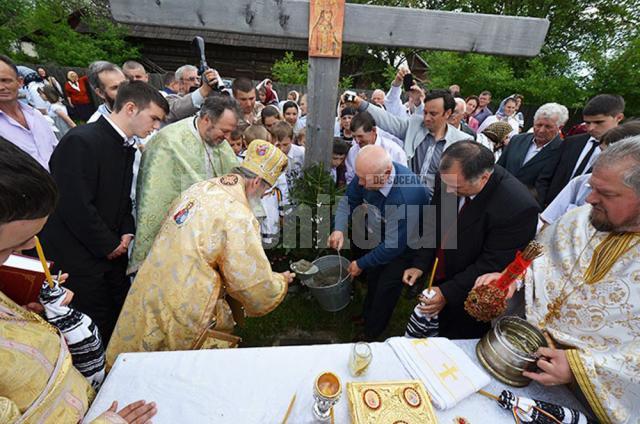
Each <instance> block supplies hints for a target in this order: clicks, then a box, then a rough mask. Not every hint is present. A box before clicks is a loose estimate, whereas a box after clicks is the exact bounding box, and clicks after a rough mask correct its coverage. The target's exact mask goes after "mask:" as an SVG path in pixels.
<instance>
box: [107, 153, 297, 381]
mask: <svg viewBox="0 0 640 424" xmlns="http://www.w3.org/2000/svg"><path fill="white" fill-rule="evenodd" d="M286 167H287V157H286V155H284V153H282V152H281V151H280V150H279V149H278V148H276V147H275V146H274V145H272V144H271V143H269V142H266V141H263V140H255V141H253V142H252V143H251V144H250V145H249V147H248V149H247V153H246V157H245V159H244V161H243V162H242V164H241V165H240V166H239V167H237V168H235V169H234V170H233V172H232V173H230V174H227V175H225V176H222V177H220V178H213V179H209V180H206V181H203V182H200V183H196V184H194V185H193V186H191V187H190V188H189V189H188V190H186V191H185V192H184V193H183V194H182V196H181V197H180V198H179V199H178V200H177V201H176V202H175V203H174V204H173V206H172V207H171V210H170V213H169V215H168V217H167V219H166V220H165V221H164V224H163V225H162V229H161V230H160V232H159V233H158V236H157V237H156V240H155V242H154V243H153V247H152V248H151V251H150V252H149V256H148V257H147V259H146V260H145V262H144V263H143V264H142V266H141V267H140V270H139V271H138V274H137V275H136V278H135V280H134V282H133V284H132V286H131V290H130V291H129V295H128V297H127V299H126V301H125V304H124V308H123V309H122V312H121V313H120V317H119V318H118V322H117V324H116V329H115V331H114V334H113V336H112V338H111V341H110V342H109V346H108V347H107V369H109V368H110V367H111V366H113V363H114V361H115V359H116V357H117V356H118V354H119V353H122V352H143V351H159V350H193V349H211V348H225V347H234V346H236V345H237V344H238V343H239V341H240V339H239V338H238V337H235V336H233V335H232V331H233V328H234V325H235V320H234V313H235V316H236V317H239V316H241V315H244V314H246V315H247V316H250V317H257V316H262V315H265V314H267V313H269V312H271V311H272V310H274V309H275V308H276V307H277V306H278V304H280V302H281V301H282V300H283V299H284V296H285V295H286V293H287V289H288V283H290V282H291V280H292V279H293V274H291V273H289V272H285V273H282V274H280V273H275V272H272V271H271V266H270V264H269V260H268V259H267V257H266V255H265V253H264V250H263V249H262V245H261V236H260V230H259V225H258V221H257V220H256V218H255V216H254V214H253V211H252V209H253V208H254V207H256V206H257V205H259V204H260V198H261V196H262V195H263V194H264V192H265V191H266V190H267V189H268V188H270V187H271V186H273V185H274V184H275V182H276V180H277V178H278V176H279V175H280V174H281V173H282V171H283V170H285V169H286ZM232 307H233V309H234V313H232ZM242 309H243V310H242Z"/></svg>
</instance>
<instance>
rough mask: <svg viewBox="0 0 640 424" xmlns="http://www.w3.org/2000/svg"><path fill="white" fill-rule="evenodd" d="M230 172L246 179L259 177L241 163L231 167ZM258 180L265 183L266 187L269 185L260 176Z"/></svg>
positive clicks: (269, 185)
mask: <svg viewBox="0 0 640 424" xmlns="http://www.w3.org/2000/svg"><path fill="white" fill-rule="evenodd" d="M231 173H232V174H238V175H240V176H242V177H243V178H245V179H247V180H253V179H254V178H258V177H259V175H258V174H256V173H255V172H253V171H250V170H248V169H247V168H245V167H243V166H242V164H240V166H236V167H234V168H233V169H231ZM260 182H261V183H262V184H264V185H266V186H267V188H269V187H271V184H269V183H268V182H266V181H265V180H264V179H263V178H260Z"/></svg>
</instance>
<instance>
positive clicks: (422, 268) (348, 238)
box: [0, 56, 640, 423]
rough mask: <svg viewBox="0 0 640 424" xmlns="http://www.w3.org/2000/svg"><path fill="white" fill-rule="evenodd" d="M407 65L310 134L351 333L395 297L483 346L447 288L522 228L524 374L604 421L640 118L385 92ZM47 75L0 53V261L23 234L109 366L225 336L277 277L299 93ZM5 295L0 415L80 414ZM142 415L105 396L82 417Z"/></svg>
mask: <svg viewBox="0 0 640 424" xmlns="http://www.w3.org/2000/svg"><path fill="white" fill-rule="evenodd" d="M408 73H409V70H408V69H405V68H400V69H399V70H398V73H397V75H396V78H395V79H394V81H393V82H392V83H391V87H389V89H388V91H387V92H385V91H383V90H381V89H377V90H375V91H374V92H373V93H372V95H371V98H370V100H368V99H367V95H366V94H365V93H364V92H362V93H359V94H358V95H357V96H355V97H352V96H351V95H344V96H341V98H340V99H339V101H338V104H337V110H336V119H335V126H334V138H333V139H332V140H320V141H318V140H316V141H315V142H316V143H317V142H320V143H324V146H326V148H327V149H331V150H332V160H331V163H330V164H329V167H328V171H329V173H330V175H331V178H332V179H333V181H334V183H335V184H336V186H337V187H344V189H345V196H344V197H343V198H342V199H341V201H340V203H339V205H338V208H337V212H336V216H335V219H332V229H333V230H332V232H331V234H330V235H329V237H328V246H329V247H331V248H333V249H337V250H341V249H344V248H345V246H346V245H347V243H348V242H349V244H350V246H351V260H352V261H351V263H350V265H349V267H348V272H349V274H350V275H351V277H352V278H359V279H361V280H362V281H363V282H364V283H366V297H365V300H364V305H363V311H362V315H361V316H357V317H354V322H355V323H356V324H357V325H360V324H361V325H362V332H361V334H358V336H357V338H358V339H362V340H367V341H376V340H380V339H381V338H382V337H383V336H384V334H385V330H386V329H387V326H388V323H389V321H390V319H391V316H392V314H393V312H394V310H395V307H396V304H397V302H398V300H399V297H400V296H401V293H402V291H403V289H404V290H406V291H407V293H408V295H409V296H413V297H416V298H418V299H419V305H418V309H419V310H420V311H421V312H422V313H424V314H425V315H426V316H429V317H434V321H433V322H434V323H435V325H433V326H432V327H430V331H431V332H430V333H429V334H428V335H436V334H437V335H440V336H442V337H448V338H451V339H458V338H479V337H482V336H483V335H484V334H485V333H486V332H487V331H488V330H489V329H490V323H483V322H479V321H477V320H475V319H473V318H472V317H471V316H470V315H468V314H467V312H466V311H465V309H464V301H465V299H466V297H467V295H468V293H469V292H470V290H471V289H472V288H473V287H474V286H475V285H481V284H488V283H490V282H491V281H492V280H494V279H496V278H497V277H498V276H499V275H500V274H499V273H500V272H501V271H502V270H503V269H504V268H505V267H506V266H507V265H508V264H509V262H511V261H512V260H513V258H514V257H515V255H516V253H517V252H518V251H521V250H522V249H523V248H524V247H525V246H526V245H527V244H528V243H529V242H530V241H531V240H533V239H534V238H536V237H537V238H538V240H540V241H541V242H542V243H543V244H544V245H545V247H546V251H545V256H544V257H543V259H541V260H539V261H536V262H535V263H534V266H533V268H532V270H531V272H529V273H527V275H526V281H525V284H524V285H525V286H526V289H525V290H523V291H519V290H517V291H516V290H515V286H514V287H513V288H512V289H511V290H510V292H509V294H510V296H512V297H511V304H512V305H511V306H512V309H513V310H514V311H516V312H515V313H520V314H523V315H524V314H525V311H526V316H527V317H528V318H529V319H530V320H531V319H535V320H536V323H539V325H540V326H542V327H543V329H544V330H545V331H547V332H548V333H549V334H550V336H551V337H552V338H553V339H554V340H555V342H556V343H557V346H556V347H554V348H553V349H548V350H547V351H545V353H544V355H543V357H542V358H541V359H540V360H539V362H538V367H539V369H540V370H539V372H537V373H530V374H528V375H529V376H530V378H532V379H534V380H537V381H539V382H541V383H542V384H549V385H553V384H569V383H577V387H578V391H579V392H580V393H581V394H582V395H584V398H585V399H586V401H587V402H586V403H587V404H588V406H589V407H590V409H591V412H592V413H593V414H594V416H596V417H597V418H598V419H599V420H601V421H602V422H620V423H622V422H626V420H627V418H628V417H629V416H632V415H633V414H634V412H638V410H637V408H638V406H636V405H635V404H636V403H637V402H635V403H634V396H636V395H635V394H634V393H635V392H634V390H635V389H637V387H638V383H637V381H638V379H639V378H640V356H639V355H638V349H637V348H638V343H640V330H639V328H640V327H639V326H638V318H637V317H638V316H640V314H638V312H640V310H639V308H640V291H639V290H638V287H637V282H638V279H639V278H640V274H639V272H640V270H638V264H639V263H640V261H639V259H640V257H639V256H640V248H639V246H640V238H639V234H640V123H638V122H637V121H633V120H628V121H627V122H624V123H623V121H624V119H625V116H624V107H625V104H624V99H623V98H622V97H621V96H618V95H612V94H599V95H597V96H595V97H593V98H592V99H590V100H589V101H588V102H587V103H586V104H585V106H584V109H583V121H584V125H583V128H584V129H585V131H586V132H584V133H580V134H576V135H572V136H565V135H564V133H563V128H564V126H565V124H566V123H567V121H568V119H569V113H568V110H567V108H566V107H565V106H563V105H562V104H560V103H546V104H544V105H541V106H540V107H539V108H538V109H537V110H536V112H535V115H534V117H533V125H532V126H531V128H526V125H525V120H524V119H523V114H522V113H521V112H520V111H519V109H520V108H521V106H522V104H523V101H524V98H523V96H521V95H519V94H513V95H511V96H509V97H507V98H505V99H503V100H502V101H501V102H500V104H499V107H498V108H497V110H496V111H495V113H494V112H493V111H492V109H491V107H492V106H491V104H492V95H491V93H490V92H489V91H482V92H481V93H479V95H468V96H466V97H462V96H461V93H462V92H463V90H461V87H459V86H457V85H454V86H451V87H449V88H448V89H437V88H434V89H429V90H425V89H424V88H423V87H421V86H419V85H418V84H417V83H414V84H413V85H412V86H411V87H410V88H409V87H406V89H404V88H403V82H404V81H406V78H405V77H406V75H407V74H408ZM67 78H68V81H66V82H65V83H64V84H61V83H60V82H58V81H57V80H56V79H55V78H53V77H51V76H49V75H48V73H47V70H46V69H45V68H43V67H38V68H37V69H36V70H32V69H30V68H26V67H21V66H16V65H15V64H14V63H13V62H12V61H11V60H10V59H9V58H7V57H5V56H0V137H1V139H0V163H1V164H2V167H1V168H0V187H1V190H0V198H1V201H0V262H4V261H5V260H6V259H7V258H8V257H9V255H10V254H12V253H13V252H19V251H24V252H26V253H27V254H29V251H30V249H32V248H33V247H34V243H35V242H34V236H35V235H38V236H39V239H40V240H41V241H42V246H43V248H44V253H45V255H46V257H47V258H48V259H50V260H52V261H53V269H52V271H53V273H54V274H55V273H58V271H60V272H65V273H68V275H66V274H65V276H64V278H63V280H64V285H63V286H61V287H63V288H64V290H66V291H67V292H68V293H73V301H72V305H73V308H75V309H76V310H77V311H79V312H80V313H82V314H84V315H86V316H87V317H90V322H92V324H90V325H91V326H95V328H94V327H91V328H94V330H97V334H99V337H98V338H99V339H100V340H101V342H102V346H103V347H104V350H105V351H106V369H107V370H108V369H109V368H110V367H111V366H112V365H113V363H114V361H115V358H116V357H117V355H118V354H119V353H122V352H136V351H158V350H189V349H204V348H221V347H234V346H237V345H238V343H239V339H238V338H237V337H235V336H234V335H233V329H234V326H235V324H236V323H237V322H241V320H242V319H243V317H244V316H261V315H264V314H266V313H269V312H270V311H272V310H273V309H275V308H276V307H277V306H278V304H279V303H280V302H281V301H282V300H283V298H284V296H285V295H286V293H287V288H288V285H289V284H290V283H292V281H293V279H294V277H295V275H294V274H292V273H290V272H284V273H275V272H272V271H271V267H270V264H269V260H268V258H267V254H266V253H265V249H266V250H268V249H269V248H271V247H274V246H276V245H277V244H278V242H279V240H280V239H281V234H282V231H283V228H282V227H283V217H284V216H285V215H286V214H287V213H289V211H291V210H292V208H294V207H295V204H294V203H295V202H294V201H293V200H292V199H291V195H290V191H291V188H292V187H293V186H294V185H295V184H296V181H297V180H298V179H300V178H301V177H302V176H303V168H304V165H305V142H306V124H307V123H306V119H307V113H308V111H307V100H308V99H307V95H308V94H302V93H298V92H296V91H291V92H289V93H287V96H286V97H287V98H286V99H284V100H280V98H279V97H278V93H277V92H276V90H275V88H274V86H273V83H272V82H271V80H269V79H266V80H264V81H262V82H260V83H259V84H257V85H255V84H254V83H253V82H252V81H251V80H249V79H247V78H243V77H239V78H235V79H234V80H233V81H232V83H230V84H229V85H227V84H226V83H225V81H223V80H222V79H221V77H220V75H219V74H218V73H217V72H216V71H215V70H213V69H208V70H205V71H204V72H203V73H202V74H201V75H200V74H199V72H198V69H197V68H196V67H194V66H191V65H184V66H181V67H180V68H178V69H177V70H176V71H175V72H170V73H167V74H166V75H165V76H164V79H163V87H152V86H151V85H150V84H149V83H148V81H149V75H148V74H147V72H146V70H145V69H144V67H143V66H142V65H141V64H140V63H138V62H135V61H127V62H125V63H124V64H122V66H119V65H116V64H113V63H109V62H106V61H97V62H93V63H91V64H90V65H89V67H88V71H87V75H83V76H79V75H78V73H76V72H74V71H71V72H69V73H68V75H67ZM93 96H95V97H97V98H98V99H100V101H101V104H100V105H99V106H98V107H97V108H94V107H93V103H92V99H91V98H92V97H93ZM360 208H363V209H364V211H365V213H364V214H360V213H357V212H358V211H359V210H362V209H360ZM363 216H366V219H365V218H363ZM376 232H377V234H378V237H377V238H376V237H372V236H371V234H374V233H376ZM372 239H373V242H372V241H371V240H372ZM429 274H432V275H433V277H432V279H433V291H432V292H431V294H430V295H429V296H427V295H426V293H423V294H421V293H422V289H423V288H424V287H425V283H426V277H427V276H428V275H429ZM22 306H23V305H17V304H15V303H14V302H12V301H11V299H9V298H8V297H6V296H5V295H3V294H1V293H0V337H1V338H2V339H4V340H9V341H10V343H4V344H2V346H0V358H3V363H5V364H6V363H8V362H7V361H8V360H9V358H11V360H13V361H14V363H15V366H14V367H12V368H13V370H12V371H11V372H6V373H3V375H4V377H1V378H0V387H3V388H4V389H0V400H1V401H2V402H0V417H9V418H8V421H9V422H12V420H15V419H18V418H21V419H22V420H26V421H27V422H31V421H38V420H40V421H44V422H67V421H68V422H72V421H79V420H80V419H81V418H82V416H83V414H84V413H85V412H86V410H87V408H88V405H89V404H90V402H91V400H92V397H93V395H94V392H93V389H92V387H91V385H90V384H89V383H87V382H86V381H83V378H84V377H83V376H82V375H81V374H79V373H78V372H77V370H75V369H74V364H76V362H77V360H78V358H76V357H74V355H73V354H74V351H73V350H72V351H71V354H70V353H69V351H68V350H67V348H66V347H65V342H64V338H63V336H62V333H58V332H56V331H52V329H53V327H51V326H50V325H49V324H48V323H47V322H46V321H45V320H44V319H43V318H42V317H41V316H40V315H39V314H38V312H41V309H40V308H39V307H38V305H37V303H36V304H30V305H26V307H25V308H23V307H22ZM436 317H437V320H435V318H436ZM407 319H409V317H407ZM67 343H68V341H67ZM19 346H26V347H28V349H27V348H24V349H23V348H20V347H19ZM33 352H37V353H33ZM38 363H40V365H38ZM42 364H47V365H46V366H44V365H42ZM76 366H77V364H76ZM30 367H34V369H36V368H37V371H34V372H35V374H34V373H31V371H29V373H28V374H25V370H27V369H31V368H30ZM25 375H26V376H25ZM14 381H18V382H19V383H18V386H19V387H18V386H16V385H15V384H14ZM41 393H42V394H41ZM70 393H71V394H72V395H71V397H73V401H72V400H69V399H70V396H69V394H70ZM155 412H156V405H155V404H153V403H148V402H145V401H140V402H137V403H135V404H132V405H129V406H127V407H125V408H124V409H122V410H120V411H119V412H118V411H117V405H114V406H113V407H112V408H111V409H110V410H109V411H107V412H105V414H103V416H102V417H101V418H99V419H98V422H134V421H135V422H146V421H147V420H148V419H150V418H151V417H152V416H153V415H154V414H155ZM101 420H103V421H101ZM136 420H137V421H136Z"/></svg>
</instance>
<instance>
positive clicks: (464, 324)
mask: <svg viewBox="0 0 640 424" xmlns="http://www.w3.org/2000/svg"><path fill="white" fill-rule="evenodd" d="M431 204H432V205H435V206H436V219H435V220H433V221H431V226H430V227H431V228H427V231H429V232H431V233H435V237H436V242H437V244H436V245H435V246H436V247H435V248H426V249H421V250H419V251H418V252H417V254H416V255H415V257H414V258H413V264H412V268H409V269H407V270H405V272H404V276H403V282H404V283H405V284H408V285H410V286H411V285H414V284H415V283H416V280H417V279H418V278H420V277H421V276H422V275H423V274H424V273H425V271H430V270H431V269H432V268H433V264H434V262H435V259H436V257H437V258H438V266H437V268H436V270H435V281H434V291H435V293H436V294H435V296H434V297H432V298H431V299H428V300H427V301H426V303H425V306H423V307H422V308H421V309H422V310H423V312H425V313H426V314H430V315H434V314H438V315H439V321H440V329H439V333H440V335H441V336H444V337H448V338H451V339H468V338H477V337H481V336H482V335H483V334H484V333H485V332H486V331H487V330H489V329H490V328H491V326H490V324H488V323H481V322H479V321H476V320H475V319H473V318H472V317H471V316H469V315H468V314H467V313H466V312H465V310H464V301H465V299H466V298H467V295H468V293H469V291H470V290H471V289H472V288H473V285H474V283H475V281H476V278H478V277H479V276H480V275H483V274H484V273H485V272H486V271H485V270H488V269H492V270H495V271H502V270H503V269H504V268H505V267H506V266H507V265H508V264H509V263H510V262H511V261H512V260H513V258H514V257H515V255H516V252H517V251H518V250H521V249H523V248H524V247H525V246H526V245H527V243H529V241H531V240H532V239H533V238H534V236H535V233H536V225H537V221H538V204H537V203H536V201H535V200H534V198H533V196H531V194H530V193H529V191H528V190H527V188H526V187H525V186H524V185H523V184H522V183H521V182H520V181H518V180H517V179H516V178H515V177H514V176H512V175H511V174H510V173H508V172H507V171H505V170H504V169H503V168H502V167H500V166H499V165H494V156H493V153H491V151H490V150H489V149H487V148H486V147H484V146H482V145H480V144H477V143H474V142H470V141H461V142H459V143H456V144H454V145H452V146H451V147H449V148H448V149H447V150H446V151H445V152H444V154H443V156H442V161H441V163H440V184H438V187H437V190H436V192H435V194H434V198H433V201H432V203H431Z"/></svg>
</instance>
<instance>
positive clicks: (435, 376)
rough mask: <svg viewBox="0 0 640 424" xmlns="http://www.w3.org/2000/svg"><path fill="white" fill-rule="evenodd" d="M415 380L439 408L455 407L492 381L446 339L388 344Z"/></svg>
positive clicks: (399, 339)
mask: <svg viewBox="0 0 640 424" xmlns="http://www.w3.org/2000/svg"><path fill="white" fill-rule="evenodd" d="M386 343H388V344H389V345H390V346H391V348H392V349H393V351H394V352H395V354H396V355H397V356H398V358H399V359H400V361H401V362H402V365H403V366H404V367H405V369H406V370H407V372H408V373H409V374H410V375H411V377H413V378H415V379H419V380H421V381H422V382H423V383H424V385H425V387H426V389H427V391H428V392H429V395H430V396H431V400H432V401H433V404H434V405H435V407H436V408H438V409H449V408H452V407H454V406H455V405H456V404H457V403H459V402H460V401H461V400H463V399H464V398H466V397H467V396H469V395H471V394H473V393H475V392H477V391H478V390H480V389H482V388H483V387H485V386H486V385H488V384H489V383H490V382H491V378H490V377H489V375H488V374H487V373H485V372H484V371H483V370H482V369H480V368H479V367H478V366H477V365H476V364H475V363H473V361H472V360H471V359H470V358H469V357H468V356H467V355H466V354H465V353H464V352H463V351H462V349H460V348H459V347H458V346H456V345H455V344H454V343H453V342H452V341H451V340H449V339H446V338H444V337H431V338H427V339H409V338H405V337H393V338H391V339H389V340H387V342H386Z"/></svg>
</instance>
